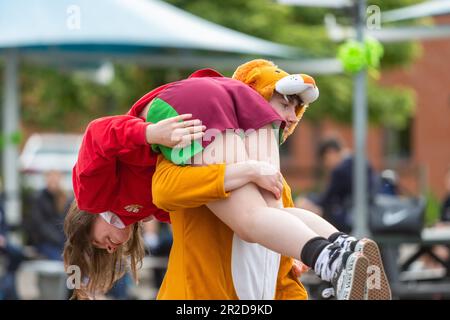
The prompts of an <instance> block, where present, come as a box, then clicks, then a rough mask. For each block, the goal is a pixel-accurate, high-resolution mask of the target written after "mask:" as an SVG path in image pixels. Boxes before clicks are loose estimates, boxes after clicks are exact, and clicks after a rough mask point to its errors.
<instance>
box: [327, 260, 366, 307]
mask: <svg viewBox="0 0 450 320" xmlns="http://www.w3.org/2000/svg"><path fill="white" fill-rule="evenodd" d="M368 265H369V260H368V259H367V258H366V257H364V256H363V255H362V254H361V253H359V252H346V253H344V255H343V256H342V264H341V268H340V270H339V271H338V272H337V273H336V276H335V277H334V278H333V279H332V281H331V284H332V285H333V287H334V293H335V296H336V299H338V300H364V298H365V291H366V282H367V267H368ZM322 294H323V293H322Z"/></svg>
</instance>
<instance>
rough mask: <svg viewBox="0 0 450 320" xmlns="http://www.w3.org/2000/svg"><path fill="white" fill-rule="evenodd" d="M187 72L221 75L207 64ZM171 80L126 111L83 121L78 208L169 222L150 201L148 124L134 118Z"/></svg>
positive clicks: (76, 175)
mask: <svg viewBox="0 0 450 320" xmlns="http://www.w3.org/2000/svg"><path fill="white" fill-rule="evenodd" d="M192 77H222V75H221V74H220V73H218V72H216V71H214V70H212V69H202V70H198V71H196V72H194V73H193V74H192V75H191V76H190V78H192ZM170 85H171V83H169V84H166V85H163V86H160V87H158V88H156V89H154V90H153V91H151V92H149V93H147V94H146V95H144V96H143V97H142V98H141V99H139V100H138V101H137V102H136V103H135V104H134V105H133V106H132V107H131V109H130V111H128V113H127V114H126V115H119V116H111V117H104V118H99V119H96V120H94V121H92V122H91V123H89V125H88V127H87V129H86V132H85V134H84V137H83V142H82V144H81V148H80V151H79V154H78V160H77V163H76V164H75V166H74V168H73V175H72V182H73V188H74V192H75V197H76V200H77V205H78V208H79V209H80V210H84V211H87V212H89V213H102V212H105V211H111V212H113V213H115V214H116V215H118V216H119V217H120V219H121V220H122V222H123V223H124V224H125V225H130V224H133V223H135V222H137V221H140V220H143V219H145V218H147V217H149V216H151V215H154V216H155V217H156V218H157V219H158V220H160V221H163V222H170V219H169V214H168V213H167V212H165V211H162V210H161V209H158V208H157V207H156V206H155V205H154V204H153V202H152V189H151V186H152V176H153V173H154V172H155V165H156V157H157V155H156V154H155V153H153V152H152V150H151V147H150V145H149V144H148V143H147V141H146V137H145V130H146V127H147V125H148V123H146V122H145V119H144V118H142V117H139V114H140V113H141V112H142V110H143V109H144V108H145V106H147V104H148V103H149V102H150V101H151V100H152V99H153V98H154V97H155V96H157V95H158V94H159V93H160V92H161V91H163V90H164V89H165V88H167V87H168V86H170Z"/></svg>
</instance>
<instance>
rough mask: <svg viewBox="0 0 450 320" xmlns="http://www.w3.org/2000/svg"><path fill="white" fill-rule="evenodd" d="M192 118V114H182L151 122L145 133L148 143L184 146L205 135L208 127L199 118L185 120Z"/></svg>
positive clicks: (171, 146) (172, 146)
mask: <svg viewBox="0 0 450 320" xmlns="http://www.w3.org/2000/svg"><path fill="white" fill-rule="evenodd" d="M190 118H192V114H182V115H179V116H176V117H173V118H168V119H164V120H161V121H159V122H158V123H152V124H149V125H148V126H147V130H146V133H145V136H146V139H147V142H148V144H161V145H163V146H166V147H170V148H174V147H176V148H183V147H185V146H187V145H189V144H190V143H191V141H193V140H197V139H200V138H201V137H203V135H204V132H203V131H204V130H205V129H206V127H205V126H202V125H201V121H200V120H198V119H195V120H188V121H185V120H187V119H190ZM179 121H181V122H179Z"/></svg>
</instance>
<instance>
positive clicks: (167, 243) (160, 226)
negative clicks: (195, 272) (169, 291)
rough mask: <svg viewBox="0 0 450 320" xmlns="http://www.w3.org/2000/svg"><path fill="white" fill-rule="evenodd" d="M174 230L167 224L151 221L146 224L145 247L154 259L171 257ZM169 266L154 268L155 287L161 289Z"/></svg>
mask: <svg viewBox="0 0 450 320" xmlns="http://www.w3.org/2000/svg"><path fill="white" fill-rule="evenodd" d="M172 241H173V238H172V229H171V225H170V224H167V223H160V222H159V221H150V222H147V223H144V243H145V247H146V249H147V251H148V253H149V254H150V256H153V257H169V253H170V248H171V247H172ZM166 269H167V266H161V267H154V268H152V272H153V281H154V282H153V286H154V287H155V288H159V287H160V286H161V284H162V281H163V279H164V275H165V274H166Z"/></svg>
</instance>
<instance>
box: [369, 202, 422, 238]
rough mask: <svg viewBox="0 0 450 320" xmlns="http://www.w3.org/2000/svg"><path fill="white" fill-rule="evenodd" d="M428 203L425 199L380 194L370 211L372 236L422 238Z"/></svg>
mask: <svg viewBox="0 0 450 320" xmlns="http://www.w3.org/2000/svg"><path fill="white" fill-rule="evenodd" d="M425 208H426V201H425V199H423V198H421V197H420V198H405V197H399V196H394V195H384V194H378V195H376V196H375V197H374V199H373V203H372V205H371V206H370V208H369V209H370V210H369V228H370V231H371V232H372V234H375V235H377V234H379V235H387V234H390V235H394V234H395V235H398V234H407V235H416V236H420V234H421V232H422V229H423V225H424V218H425Z"/></svg>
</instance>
